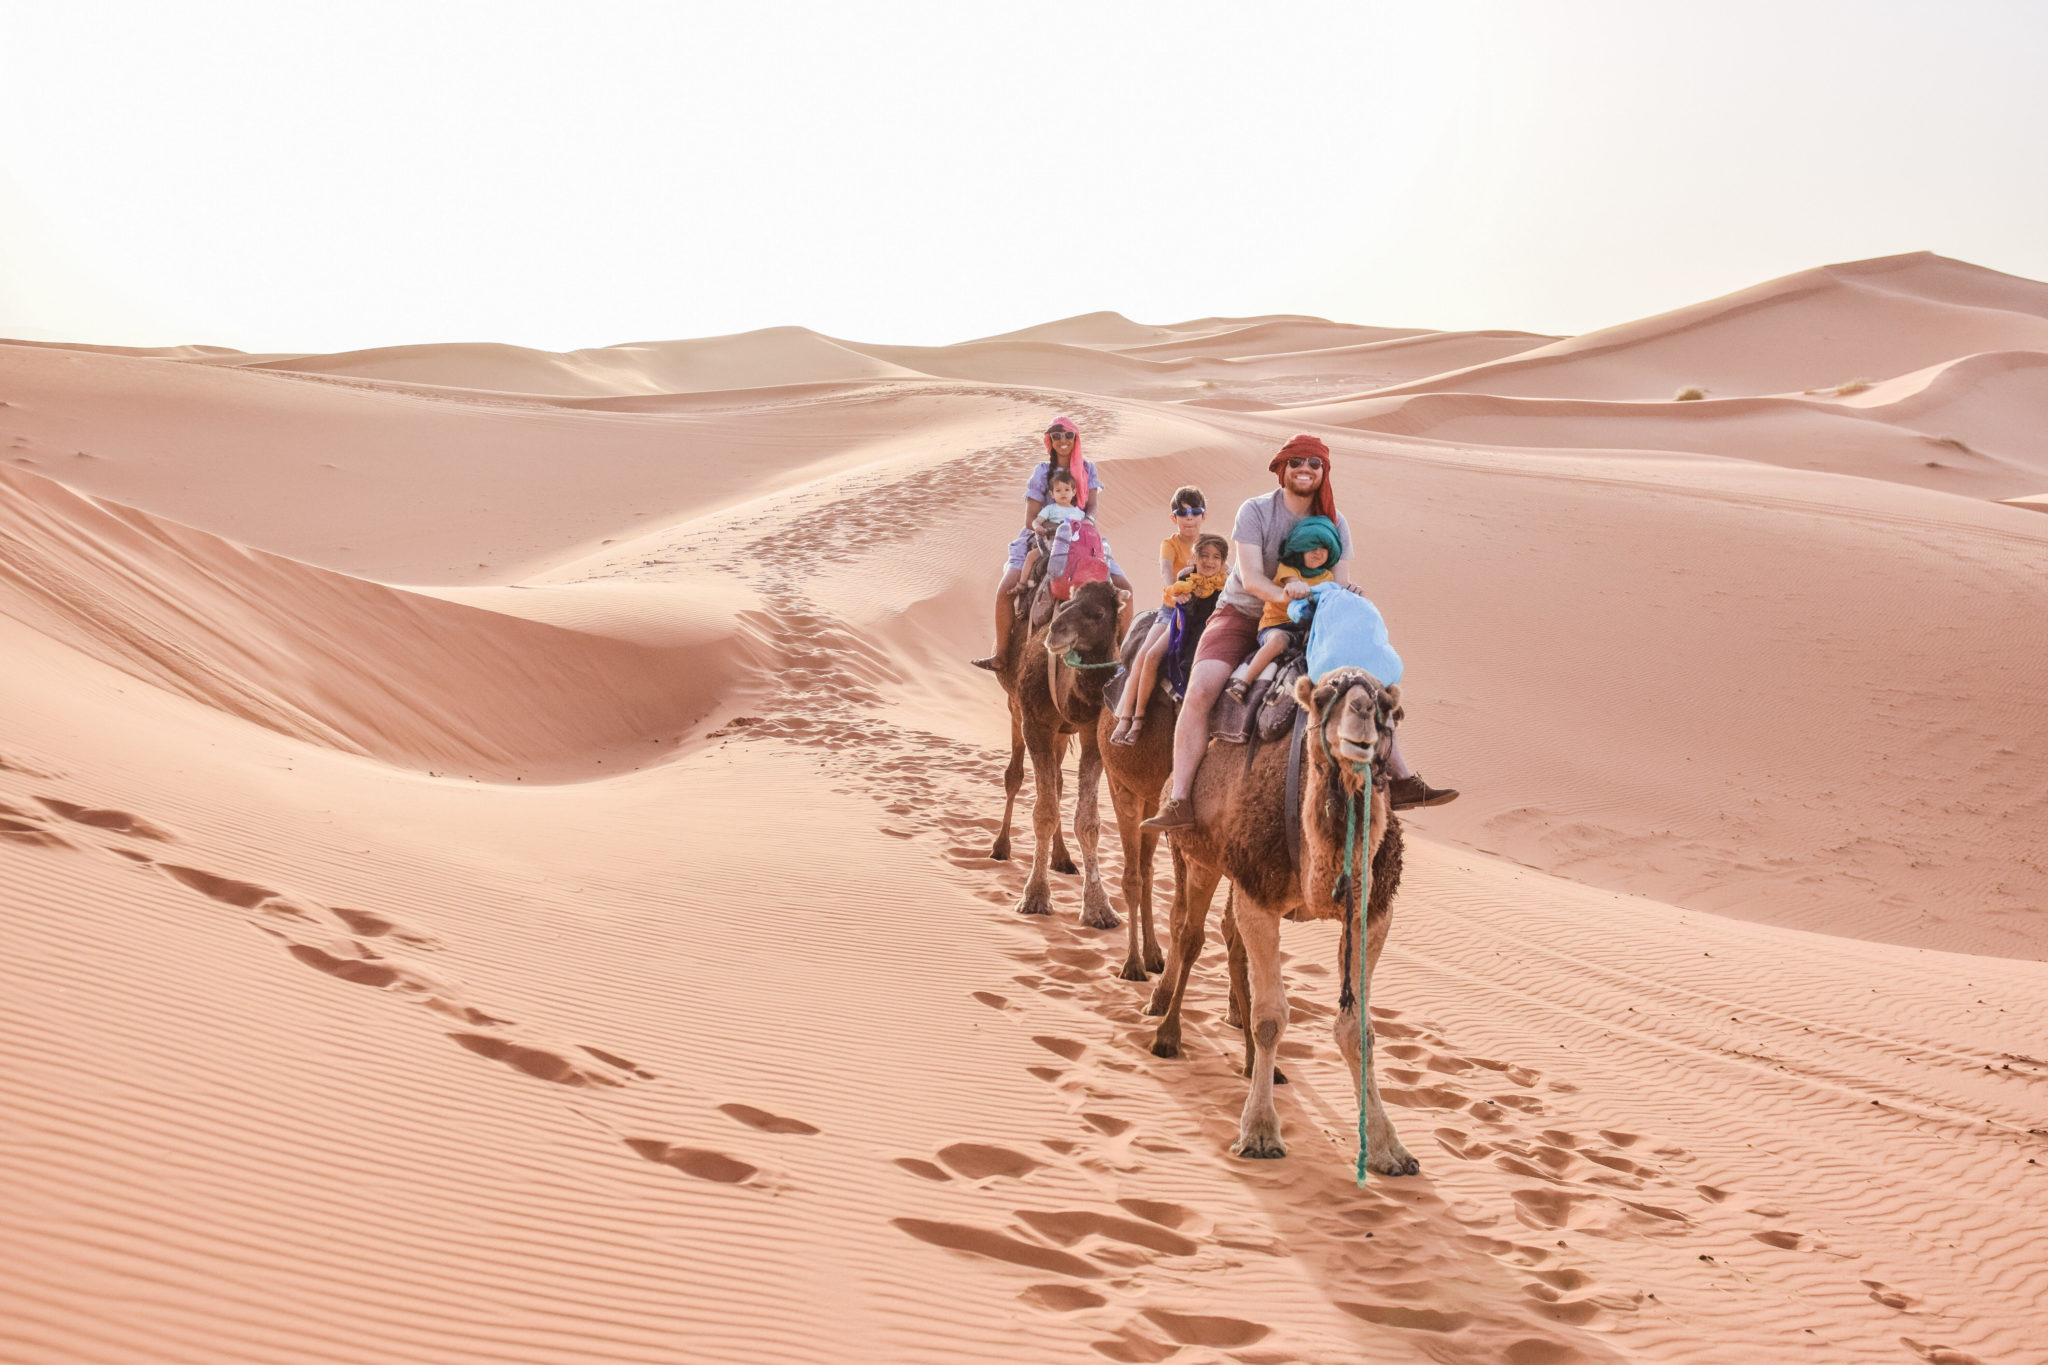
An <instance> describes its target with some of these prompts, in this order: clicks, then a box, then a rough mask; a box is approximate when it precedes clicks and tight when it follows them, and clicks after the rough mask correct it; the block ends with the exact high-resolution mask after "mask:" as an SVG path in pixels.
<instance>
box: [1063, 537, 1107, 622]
mask: <svg viewBox="0 0 2048 1365" xmlns="http://www.w3.org/2000/svg"><path fill="white" fill-rule="evenodd" d="M1069 526H1070V527H1071V529H1072V531H1073V539H1072V540H1071V541H1069V542H1068V544H1067V562H1066V564H1065V566H1064V567H1062V568H1061V570H1060V572H1059V576H1058V577H1056V578H1054V579H1053V581H1052V595H1053V596H1054V597H1055V598H1057V599H1059V600H1060V601H1062V602H1064V601H1066V600H1067V599H1068V598H1069V597H1071V596H1073V595H1074V589H1076V588H1078V587H1080V586H1081V585H1082V584H1083V583H1106V582H1108V581H1109V551H1108V550H1106V549H1104V548H1103V545H1102V532H1100V531H1098V530H1097V529H1096V528H1095V523H1094V522H1092V521H1076V522H1071V523H1069Z"/></svg>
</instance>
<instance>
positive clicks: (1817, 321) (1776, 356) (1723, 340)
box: [1393, 252, 2048, 401]
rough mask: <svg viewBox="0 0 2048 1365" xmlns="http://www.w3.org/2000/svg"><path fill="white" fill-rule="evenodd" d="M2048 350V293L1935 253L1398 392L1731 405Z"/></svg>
mask: <svg viewBox="0 0 2048 1365" xmlns="http://www.w3.org/2000/svg"><path fill="white" fill-rule="evenodd" d="M2003 350H2048V285H2044V284H2041V283H2039V282H2037V281H2034V280H2023V279H2018V278H2015V277H2013V276H2011V275H2001V274H1999V273H1997V272H1996V271H1991V270H1985V269H1983V268H1982V267H1981V266H1974V265H1970V264H1968V263H1966V262H1963V261H1952V260H1949V259H1947V258H1946V257H1942V256H1936V255H1933V254H1932V253H1929V252H1916V253H1914V254H1912V255H1907V256H1887V257H1882V258H1879V259H1876V260H1869V261H1855V262H1851V263H1848V264H1845V265H1831V266H1823V267H1821V268H1819V269H1816V270H1804V271H1801V272H1799V273H1798V274H1796V275H1787V276H1785V277H1784V278H1782V279H1777V280H1771V281H1769V282H1767V283H1765V284H1760V285H1756V286H1754V287H1753V288H1749V289H1743V290H1738V291H1737V292H1735V293H1733V294H1729V295H1727V296H1725V297H1723V298H1718V299H1712V300H1709V301H1707V302H1705V303H1699V304H1693V305H1691V306H1690V307H1686V308H1679V309H1675V310H1673V311H1672V312H1669V313H1660V314H1658V315H1657V316H1656V317H1651V318H1643V319H1641V320H1639V321H1636V322H1629V323H1624V324H1622V325H1620V326H1618V327H1607V328H1602V329H1601V330H1599V331H1595V332H1587V333H1586V334H1584V335H1583V336H1576V337H1569V338H1566V339H1565V340H1563V341H1558V342H1553V343H1552V344H1551V345H1549V346H1544V347H1541V348H1538V349H1536V350H1533V351H1527V352H1524V353H1522V354H1520V355H1517V356H1514V357H1511V358H1509V359H1507V360H1500V361H1495V362H1493V363H1491V364H1487V365H1480V366H1475V367H1471V368H1467V369H1464V370H1459V371H1453V372H1451V373H1449V374H1442V375H1437V376H1434V377H1432V378H1429V379H1424V380H1417V381H1415V382H1414V383H1411V384H1407V385H1402V386H1398V387H1396V388H1395V389H1394V390H1393V391H1394V392H1414V393H1419V392H1425V391H1427V392H1460V393H1491V394H1503V395H1508V396H1512V397H1521V398H1599V399H1619V400H1637V401H1639V400H1652V401H1655V400H1662V399H1668V398H1670V397H1671V396H1672V394H1673V393H1674V392H1676V391H1677V390H1678V389H1681V388H1686V387H1700V388H1703V389H1705V390H1706V392H1707V394H1708V396H1710V397H1715V398H1737V397H1746V396H1753V395H1757V394H1770V393H1787V392H1793V391H1796V390H1800V389H1813V388H1823V387H1825V388H1833V387H1835V386H1836V385H1840V384H1844V383H1847V382H1849V381H1851V380H1854V379H1858V378H1874V379H1889V378H1892V377H1894V376H1896V375H1901V374H1905V373H1907V372H1908V371H1912V370H1918V369H1921V368H1923V367H1925V366H1928V365H1935V364H1939V363H1941V362H1943V361H1947V360H1952V359H1955V358H1956V357H1958V356H1962V355H1967V354H1971V353H1973V352H1977V351H2003Z"/></svg>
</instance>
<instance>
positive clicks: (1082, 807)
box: [1003, 583, 1122, 929]
mask: <svg viewBox="0 0 2048 1365" xmlns="http://www.w3.org/2000/svg"><path fill="white" fill-rule="evenodd" d="M1121 605H1122V604H1121V603H1120V602H1119V600H1118V598H1117V592H1116V589H1115V588H1114V587H1113V586H1111V585H1110V584H1108V583H1086V584H1083V585H1082V586H1080V587H1078V588H1076V589H1075V590H1074V595H1073V596H1072V597H1071V598H1069V599H1068V600H1067V601H1066V602H1065V603H1064V604H1062V605H1061V606H1060V607H1059V608H1058V609H1056V610H1055V611H1054V612H1053V614H1052V620H1051V621H1050V622H1049V623H1048V624H1047V625H1046V628H1045V629H1044V630H1034V631H1029V632H1025V631H1013V632H1012V634H1013V635H1023V636H1025V637H1026V638H1025V643H1024V646H1023V649H1022V651H1021V655H1020V657H1019V658H1018V659H1017V661H1016V670H1015V686H1014V688H1013V689H1012V690H1011V692H1010V732H1011V735H1012V737H1013V739H1016V738H1021V739H1022V741H1023V744H1024V747H1025V748H1026V749H1028V750H1029V751H1030V754H1031V774H1032V781H1033V785H1034V786H1035V787H1036V791H1035V792H1034V793H1033V799H1032V803H1031V828H1032V832H1033V833H1034V834H1035V835H1036V836H1037V838H1036V840H1035V842H1034V844H1033V847H1032V856H1031V877H1030V880H1028V881H1027V882H1025V884H1024V895H1023V897H1022V898H1021V899H1020V900H1018V902H1017V913H1018V914H1020V915H1045V914H1050V913H1051V912H1052V893H1051V891H1050V889H1049V887H1048V886H1047V883H1046V867H1047V864H1048V863H1049V862H1051V860H1052V853H1053V851H1054V848H1055V846H1056V845H1057V844H1058V842H1059V834H1060V794H1061V793H1060V760H1061V758H1062V757H1063V755H1064V754H1065V751H1066V739H1067V736H1069V735H1073V736H1076V737H1078V738H1079V740H1080V742H1081V766H1080V774H1079V779H1080V781H1079V786H1080V790H1079V792H1078V793H1076V795H1075V798H1074V838H1075V841H1076V842H1078V843H1079V844H1080V846H1081V874H1082V880H1081V923H1082V924H1084V925H1086V926H1087V927H1088V928H1090V929H1114V928H1116V927H1117V925H1118V924H1120V923H1122V921H1121V920H1119V919H1118V918H1117V917H1116V911H1115V910H1112V909H1111V908H1110V905H1109V894H1108V893H1107V892H1106V891H1104V890H1103V889H1102V868H1101V866H1100V864H1099V863H1098V861H1097V859H1096V844H1097V842H1098V840H1099V839H1100V837H1101V833H1102V822H1101V817H1100V815H1099V813H1098V810H1097V803H1098V801H1099V798H1100V796H1101V792H1102V749H1101V746H1100V745H1099V744H1097V743H1096V728H1097V720H1098V718H1099V717H1100V716H1101V714H1102V689H1103V687H1104V686H1105V685H1106V684H1107V683H1108V681H1109V675H1110V668H1109V667H1108V666H1107V665H1110V664H1113V663H1114V662H1115V660H1116V652H1117V645H1118V644H1119V643H1120V638H1119V631H1118V630H1117V616H1118V612H1119V608H1120V607H1121ZM1006 662H1007V661H1006ZM1016 766H1017V765H1016V758H1015V755H1014V752H1013V754H1012V758H1011V771H1012V772H1016ZM1020 776H1021V774H1020ZM1004 780H1005V785H1006V786H1007V787H1008V788H1009V791H1010V798H1011V800H1012V801H1014V800H1015V799H1016V784H1015V783H1014V782H1013V781H1011V780H1010V777H1009V775H1008V774H1006V775H1005V779H1004ZM1006 809H1007V808H1006ZM1008 834H1009V820H1008V817H1007V814H1006V815H1005V818H1004V822H1003V835H1004V837H1005V838H1007V837H1008Z"/></svg>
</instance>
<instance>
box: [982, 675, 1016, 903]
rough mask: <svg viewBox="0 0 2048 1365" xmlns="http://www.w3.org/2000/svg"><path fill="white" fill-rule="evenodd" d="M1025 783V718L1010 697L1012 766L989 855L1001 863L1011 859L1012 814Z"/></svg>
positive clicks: (1006, 776) (1005, 776) (1005, 772)
mask: <svg viewBox="0 0 2048 1365" xmlns="http://www.w3.org/2000/svg"><path fill="white" fill-rule="evenodd" d="M1023 785H1024V718H1023V716H1021V715H1019V714H1018V712H1017V700H1016V698H1014V697H1012V698H1011V699H1010V766H1009V767H1007V768H1005V769H1004V770H1003V827H1002V829H1001V830H999V831H998V832H997V833H996V842H995V846H994V847H993V848H991V849H989V851H988V856H989V857H991V858H993V859H995V860H996V861H997V862H999V863H1006V862H1008V861H1009V860H1010V816H1011V813H1012V812H1013V811H1015V810H1016V807H1017V789H1018V788H1020V787H1022V786H1023Z"/></svg>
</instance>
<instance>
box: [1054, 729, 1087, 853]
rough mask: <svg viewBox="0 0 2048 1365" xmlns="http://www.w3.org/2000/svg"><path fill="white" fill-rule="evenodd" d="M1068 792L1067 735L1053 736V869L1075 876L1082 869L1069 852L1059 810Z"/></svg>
mask: <svg viewBox="0 0 2048 1365" xmlns="http://www.w3.org/2000/svg"><path fill="white" fill-rule="evenodd" d="M1066 794H1067V737H1066V736H1065V735H1054V736H1053V737H1052V810H1053V821H1052V870H1053V871H1055V872H1064V873H1065V874H1066V875H1068V876H1070V877H1071V876H1073V875H1074V874H1075V873H1076V872H1079V871H1080V870H1081V869H1080V868H1078V867H1075V866H1074V859H1073V857H1072V855H1070V854H1069V853H1068V852H1067V836H1066V831H1065V828H1064V827H1063V826H1062V825H1061V824H1060V819H1059V812H1060V808H1061V806H1062V805H1063V804H1064V802H1065V798H1066Z"/></svg>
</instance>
